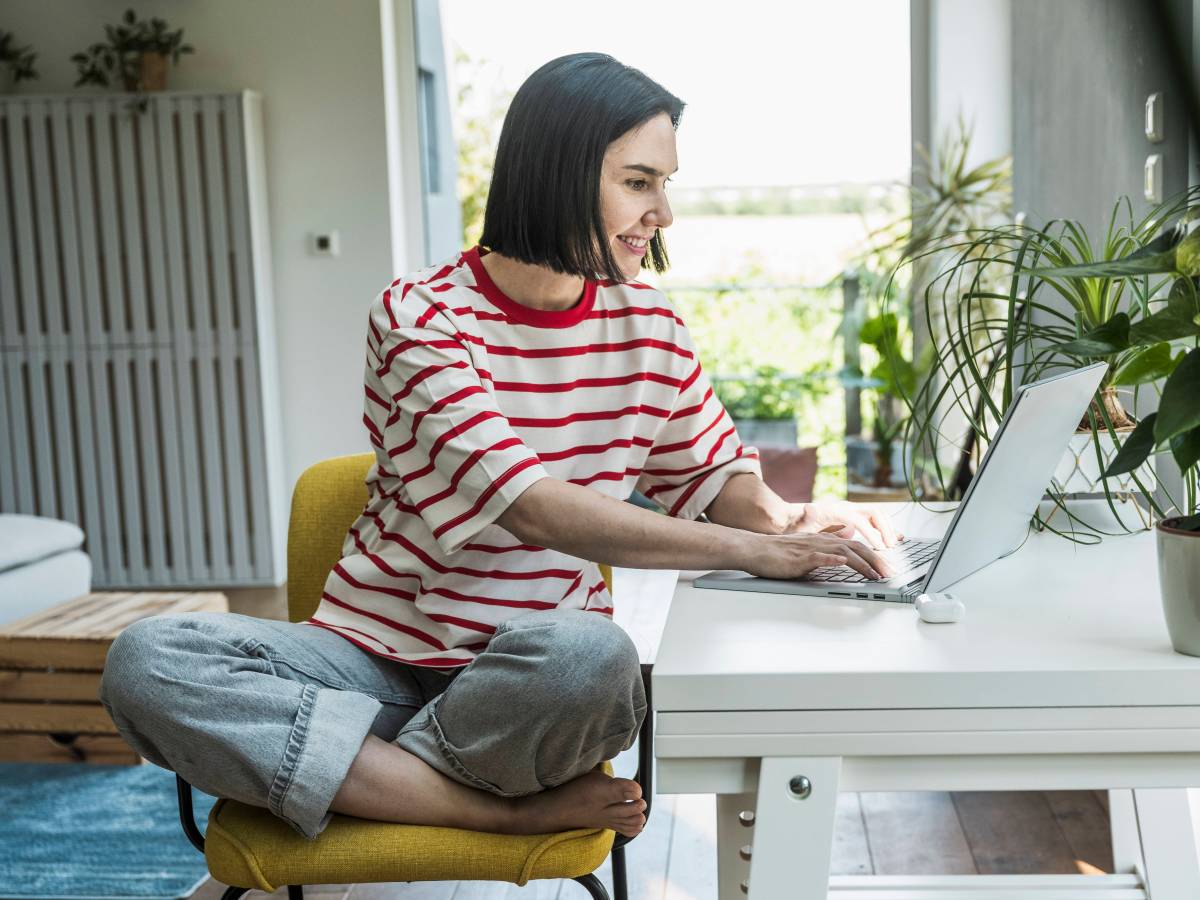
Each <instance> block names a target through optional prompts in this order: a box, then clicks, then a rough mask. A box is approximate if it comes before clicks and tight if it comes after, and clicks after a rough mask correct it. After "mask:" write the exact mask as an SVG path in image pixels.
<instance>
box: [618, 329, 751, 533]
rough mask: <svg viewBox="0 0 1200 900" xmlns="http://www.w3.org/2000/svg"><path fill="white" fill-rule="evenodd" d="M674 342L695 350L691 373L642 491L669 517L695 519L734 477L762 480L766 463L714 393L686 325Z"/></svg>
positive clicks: (658, 440) (659, 438)
mask: <svg viewBox="0 0 1200 900" xmlns="http://www.w3.org/2000/svg"><path fill="white" fill-rule="evenodd" d="M675 343H676V345H677V346H678V347H680V348H681V349H684V350H687V351H688V352H690V354H691V359H690V363H689V365H690V372H689V373H688V375H687V376H686V377H685V378H684V380H683V383H682V385H681V387H680V390H679V393H678V395H677V396H676V398H675V402H674V404H673V405H672V408H671V412H670V415H669V416H668V417H667V419H666V420H665V421H663V423H662V425H661V426H660V427H659V430H658V432H657V434H656V435H655V437H654V445H653V446H652V447H651V448H650V453H649V455H648V456H647V458H646V463H645V466H644V467H643V469H642V474H641V477H640V478H639V479H638V482H637V490H639V491H641V492H642V493H643V494H645V495H646V497H648V498H649V499H651V500H653V501H655V502H656V503H658V504H659V505H660V506H662V507H663V508H664V509H665V510H666V511H667V513H668V514H669V515H672V516H676V517H678V518H681V519H696V518H698V517H699V516H700V514H701V513H702V512H704V510H706V509H707V508H708V506H709V504H711V503H712V502H713V500H715V499H716V498H717V494H719V493H720V492H721V488H723V487H724V486H725V482H726V481H728V480H729V479H730V478H731V477H732V476H734V475H738V474H741V473H742V472H753V473H754V474H755V475H758V477H759V478H761V477H762V467H761V465H760V463H759V461H758V450H757V449H755V448H754V447H746V446H743V445H742V442H741V440H740V439H739V438H738V434H737V429H736V428H735V427H734V424H733V419H731V418H730V416H729V413H727V412H726V411H725V407H724V406H722V405H721V401H720V400H718V399H717V397H716V395H715V394H714V393H713V389H712V385H711V384H710V383H709V380H708V376H707V375H705V374H704V371H703V370H702V369H701V367H700V359H699V356H698V354H697V353H696V348H695V346H694V345H693V344H692V339H691V335H690V334H689V333H688V330H687V328H686V327H685V326H683V325H678V326H677V331H676V335H675Z"/></svg>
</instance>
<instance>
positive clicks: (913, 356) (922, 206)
mask: <svg viewBox="0 0 1200 900" xmlns="http://www.w3.org/2000/svg"><path fill="white" fill-rule="evenodd" d="M971 138H972V129H971V127H970V126H969V125H968V124H967V123H966V122H965V121H964V120H963V119H962V118H961V117H960V118H959V119H957V120H956V122H955V124H954V125H953V126H951V127H950V128H947V129H946V130H945V131H944V132H943V133H942V135H941V137H940V139H939V141H938V148H937V153H936V154H931V153H929V152H928V151H927V150H925V149H924V148H923V147H920V146H919V145H918V147H917V151H918V154H919V157H920V160H921V161H920V162H919V163H918V165H917V167H916V169H915V171H914V173H913V178H912V179H911V182H910V183H907V184H904V185H902V186H901V188H902V190H903V193H904V197H905V200H906V201H907V202H906V203H905V205H904V209H903V210H902V211H901V212H900V213H899V214H898V215H897V216H896V217H895V218H893V219H892V220H891V221H889V222H888V223H887V224H886V225H885V226H884V227H882V228H880V229H878V230H876V231H874V232H872V233H871V235H870V236H869V237H868V248H867V250H866V251H865V252H864V253H863V255H862V256H861V257H860V258H859V259H858V260H857V261H856V263H855V264H854V267H853V274H854V276H855V277H856V278H857V279H858V281H859V283H860V284H861V285H862V287H863V291H864V293H865V295H866V296H867V297H868V298H871V299H872V300H873V302H874V304H875V306H876V307H877V309H883V310H885V311H886V310H889V309H895V310H897V311H898V312H899V313H900V314H901V315H900V321H897V320H896V318H895V316H893V317H892V318H891V319H887V320H885V319H884V318H883V316H889V315H892V314H891V313H890V312H884V313H876V315H875V317H874V318H873V319H870V320H868V321H869V322H870V325H868V324H867V322H862V323H859V322H857V321H847V322H846V323H845V324H844V327H845V328H849V329H855V328H858V329H861V328H864V327H866V328H867V332H866V335H865V337H862V336H860V338H859V340H860V341H861V342H862V343H863V344H865V345H867V346H871V347H873V348H874V349H875V351H876V353H877V354H878V358H879V360H880V363H879V364H878V365H876V366H875V369H874V370H873V371H872V372H871V373H870V375H863V373H862V372H861V371H859V370H858V369H856V368H849V369H846V370H845V371H843V373H842V378H843V385H844V386H846V387H847V388H869V389H874V392H875V394H876V398H877V402H876V408H875V420H874V440H870V439H867V438H865V437H863V436H861V435H847V436H846V458H847V469H848V472H849V473H850V474H851V476H852V481H853V480H854V478H855V476H857V481H858V483H860V484H868V485H871V486H873V487H885V486H907V487H908V489H909V492H910V494H911V495H912V496H914V497H915V496H917V493H918V491H919V492H920V494H921V495H922V496H923V497H926V498H931V497H933V496H935V495H936V494H937V493H938V492H939V488H938V487H937V486H936V485H935V484H934V483H933V481H932V480H930V479H928V478H926V477H924V476H923V475H922V471H923V469H924V468H925V466H924V465H922V464H921V463H922V460H921V459H920V458H918V459H917V460H916V463H917V465H916V466H914V452H921V451H923V450H924V449H925V448H922V447H919V446H918V447H914V445H913V442H912V440H911V439H910V438H909V437H905V436H904V434H903V432H904V431H905V430H906V428H907V425H908V416H907V415H906V414H904V412H903V411H902V404H901V401H902V400H903V401H904V402H905V403H908V402H911V400H910V399H908V398H911V396H912V393H913V389H914V387H915V381H916V370H917V368H920V370H921V372H922V373H927V372H928V371H929V370H930V368H931V367H932V365H933V359H932V356H933V350H934V347H935V346H937V345H938V344H939V343H941V342H942V341H943V340H944V338H945V335H946V333H947V331H948V326H947V324H946V323H945V322H944V321H942V320H941V318H940V316H939V315H937V312H938V311H937V310H936V309H934V310H933V313H934V314H933V315H926V316H922V315H919V314H918V312H917V311H918V310H919V309H921V307H922V298H923V297H924V295H925V290H926V288H927V287H928V285H929V283H930V281H931V280H932V278H933V276H934V273H935V272H936V270H937V268H938V267H939V265H941V264H942V262H943V261H944V259H946V258H948V257H958V256H959V254H958V247H957V243H958V242H959V240H960V237H959V236H960V235H961V234H962V233H964V232H966V231H972V230H978V229H983V228H986V227H988V226H989V225H992V224H996V223H999V222H1002V221H1006V220H1007V216H1008V214H1009V209H1010V205H1011V200H1012V158H1011V157H1010V156H1000V157H997V158H995V159H989V160H985V161H982V162H979V163H976V164H972V163H970V162H969V157H970V151H971ZM970 260H971V256H970V255H969V254H968V255H967V257H966V258H965V259H964V258H960V262H962V263H964V264H969V262H970ZM983 274H984V278H983V279H982V280H981V283H980V285H979V287H980V289H982V290H992V289H995V288H994V286H993V285H992V284H991V283H990V281H989V280H988V273H987V272H986V271H985V272H984V273H983ZM901 297H903V298H905V300H906V304H905V305H904V306H901V305H900V304H898V303H897V300H898V299H899V298H901ZM859 315H860V314H859V313H858V312H857V310H856V311H854V312H853V313H852V312H851V311H850V310H847V319H848V320H853V319H857V318H858V316H859ZM885 321H886V322H888V323H890V324H889V326H888V327H886V328H885V327H884V323H885ZM898 327H899V328H901V329H902V330H903V331H904V332H906V333H905V334H904V335H903V336H901V334H900V332H899V331H898V330H896V329H897V328H898ZM849 336H850V337H851V339H853V332H851V334H850V335H849ZM901 339H902V342H903V345H904V346H906V347H911V352H909V353H908V354H907V355H906V354H904V353H902V352H901ZM885 360H886V361H888V362H887V364H886V365H885V364H884V361H885ZM916 361H919V365H914V363H915V362H916ZM881 445H882V446H881ZM889 447H890V450H889ZM946 450H947V448H941V449H940V451H939V452H942V453H943V454H945V453H946ZM876 459H878V462H879V465H877V464H876ZM947 459H948V460H949V462H950V464H953V463H954V462H955V461H956V460H957V457H956V456H947ZM935 462H936V461H935ZM951 493H953V490H952V491H951ZM942 496H945V494H942Z"/></svg>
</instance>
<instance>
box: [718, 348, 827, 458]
mask: <svg viewBox="0 0 1200 900" xmlns="http://www.w3.org/2000/svg"><path fill="white" fill-rule="evenodd" d="M812 389H813V388H812V384H811V381H810V379H809V378H808V377H806V376H798V375H785V374H784V373H783V370H782V369H780V368H778V367H777V366H758V367H756V368H755V369H754V371H753V372H752V373H751V374H749V375H725V376H714V377H713V392H714V393H715V394H716V395H717V399H718V400H720V401H721V405H722V406H724V407H725V410H726V411H727V412H728V413H729V415H730V417H731V418H732V419H733V422H734V425H735V426H736V427H737V432H738V437H740V438H741V440H742V443H744V444H750V445H753V446H759V445H763V446H778V447H795V446H796V445H797V443H798V440H799V436H798V432H797V428H796V408H797V405H798V404H799V402H800V399H801V397H802V396H803V395H804V394H805V393H806V392H809V391H811V390H812Z"/></svg>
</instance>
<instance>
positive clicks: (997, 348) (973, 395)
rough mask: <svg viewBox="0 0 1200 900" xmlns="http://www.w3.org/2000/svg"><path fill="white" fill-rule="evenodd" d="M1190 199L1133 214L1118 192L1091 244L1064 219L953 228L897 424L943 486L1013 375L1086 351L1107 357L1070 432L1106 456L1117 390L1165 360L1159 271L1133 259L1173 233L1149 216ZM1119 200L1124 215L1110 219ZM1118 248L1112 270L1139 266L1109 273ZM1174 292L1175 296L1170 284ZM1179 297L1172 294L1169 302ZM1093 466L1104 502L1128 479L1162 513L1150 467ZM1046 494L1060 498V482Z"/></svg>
mask: <svg viewBox="0 0 1200 900" xmlns="http://www.w3.org/2000/svg"><path fill="white" fill-rule="evenodd" d="M1197 200H1200V189H1196V190H1193V191H1190V192H1188V193H1186V194H1185V195H1183V196H1181V197H1179V198H1175V199H1173V200H1171V201H1168V202H1167V203H1164V204H1161V205H1160V206H1158V207H1156V208H1155V209H1153V210H1151V211H1150V213H1148V214H1147V215H1146V216H1144V217H1142V218H1141V219H1136V218H1135V217H1134V216H1133V214H1132V206H1131V205H1130V204H1129V201H1128V200H1123V201H1122V202H1119V203H1118V204H1117V205H1116V207H1115V208H1114V210H1113V214H1112V217H1111V218H1110V220H1109V224H1108V229H1107V231H1106V233H1105V236H1104V240H1103V242H1102V243H1101V244H1100V245H1099V246H1097V247H1093V244H1092V242H1091V241H1090V239H1089V238H1088V235H1087V232H1086V230H1085V229H1084V228H1083V227H1082V226H1081V225H1079V224H1078V223H1076V222H1072V221H1070V220H1055V221H1053V222H1050V223H1048V224H1046V225H1045V226H1043V227H1040V228H1037V227H1031V226H1028V225H1025V224H1010V225H1002V226H994V227H990V228H981V229H971V230H968V231H966V232H963V233H962V234H960V235H958V236H957V238H956V239H955V241H954V242H953V244H952V254H953V255H952V256H950V257H949V258H948V262H946V263H945V264H944V265H943V266H942V268H941V269H940V271H939V272H938V273H937V275H936V276H935V277H934V278H933V279H932V280H931V281H930V283H929V285H928V286H927V287H926V289H925V291H924V292H923V305H924V315H925V316H926V318H927V320H929V321H932V320H933V319H934V318H935V317H936V318H937V319H938V320H940V321H941V322H943V323H944V324H945V326H946V328H945V331H944V333H943V335H942V336H941V337H940V338H939V339H938V341H937V344H936V346H935V352H934V354H933V359H934V361H935V364H934V366H933V368H932V369H931V370H930V372H929V373H928V374H927V375H925V376H923V377H922V378H921V379H920V380H919V383H918V385H917V388H916V391H915V393H914V394H913V395H912V396H911V397H907V396H906V398H905V402H906V403H907V404H908V406H909V412H910V417H909V425H908V428H907V431H908V433H909V434H910V436H911V438H912V440H913V442H914V444H915V445H916V446H917V447H918V448H920V452H919V454H918V455H919V458H920V459H921V460H926V461H928V460H933V461H934V462H933V464H932V466H931V468H932V472H931V476H932V477H934V478H936V479H938V480H939V482H940V483H941V484H942V485H943V486H945V485H946V484H947V481H949V487H948V488H946V492H947V495H953V494H955V493H958V494H959V495H961V489H962V488H964V487H965V485H966V484H969V482H970V478H971V467H972V466H971V465H970V463H972V462H973V461H975V460H977V458H978V457H979V456H980V455H981V453H982V450H983V448H984V447H986V445H987V443H988V442H989V441H990V440H991V436H992V432H993V430H994V428H995V426H996V424H997V423H998V422H999V420H1000V418H1001V417H1002V416H1003V414H1004V412H1005V410H1006V409H1007V408H1008V406H1009V404H1010V403H1011V402H1012V398H1013V394H1014V391H1015V389H1016V387H1017V386H1018V385H1019V384H1021V383H1023V382H1027V381H1033V380H1036V379H1037V378H1041V377H1044V376H1046V375H1049V374H1053V373H1054V372H1055V371H1061V370H1063V369H1070V368H1075V367H1077V366H1078V365H1080V364H1082V363H1083V362H1090V361H1091V360H1093V359H1096V358H1100V359H1104V360H1106V361H1108V362H1109V363H1110V367H1109V370H1108V373H1107V375H1106V376H1105V379H1104V382H1103V383H1102V385H1101V387H1100V389H1099V390H1098V392H1097V396H1096V398H1095V400H1094V402H1093V403H1092V406H1091V408H1090V409H1089V410H1088V412H1087V415H1086V417H1085V420H1084V421H1083V422H1081V423H1080V429H1081V434H1082V435H1083V437H1082V440H1085V441H1086V442H1087V443H1088V444H1090V447H1091V452H1092V454H1093V455H1094V457H1095V458H1096V459H1098V460H1107V459H1111V458H1114V457H1115V456H1116V449H1117V447H1119V445H1120V444H1121V438H1120V435H1121V433H1122V430H1124V433H1126V434H1130V433H1132V432H1133V430H1134V428H1135V427H1136V425H1137V424H1138V423H1137V421H1136V420H1135V419H1134V418H1133V417H1132V416H1130V415H1129V413H1128V412H1127V410H1126V409H1125V406H1124V403H1123V402H1122V400H1121V397H1120V396H1118V393H1117V389H1118V388H1122V389H1125V390H1127V391H1133V392H1135V391H1137V390H1138V389H1144V387H1145V386H1146V385H1149V384H1152V383H1154V382H1155V381H1156V380H1157V379H1161V378H1162V377H1164V376H1166V375H1168V374H1169V373H1170V370H1171V368H1172V367H1173V365H1174V357H1173V356H1172V355H1171V352H1170V349H1169V347H1168V346H1167V344H1168V343H1169V341H1168V339H1166V338H1163V337H1161V335H1162V334H1163V332H1162V331H1161V328H1160V326H1161V323H1162V322H1163V320H1164V317H1165V316H1167V315H1168V312H1167V306H1166V304H1167V300H1165V299H1158V293H1159V292H1160V291H1161V290H1162V289H1163V288H1164V287H1165V286H1166V285H1167V284H1168V283H1169V279H1159V278H1153V277H1151V276H1153V275H1155V274H1156V273H1154V272H1151V271H1150V270H1149V268H1148V266H1147V264H1146V263H1145V260H1146V259H1151V258H1153V259H1155V260H1156V261H1157V264H1158V265H1162V264H1163V263H1162V262H1161V259H1159V257H1158V256H1156V254H1159V255H1161V254H1162V253H1163V252H1165V251H1166V250H1169V249H1170V248H1172V247H1174V243H1178V240H1179V238H1178V236H1177V235H1176V234H1175V233H1174V231H1171V232H1169V233H1164V234H1160V233H1159V231H1160V229H1159V225H1158V223H1160V222H1163V221H1167V220H1173V219H1174V218H1177V217H1178V216H1180V215H1182V214H1184V213H1186V212H1187V211H1188V210H1189V209H1190V208H1191V206H1192V205H1194V204H1195V203H1196V202H1197ZM1122 210H1124V211H1126V214H1127V217H1128V221H1127V222H1125V223H1121V224H1118V223H1119V222H1120V216H1121V212H1122ZM1172 242H1174V243H1172ZM1126 257H1130V258H1132V259H1133V260H1134V262H1125V263H1124V265H1125V268H1124V269H1120V271H1121V272H1125V271H1128V270H1129V268H1130V267H1131V266H1133V265H1135V264H1138V265H1141V266H1142V268H1141V270H1140V271H1139V272H1138V276H1139V277H1121V276H1120V275H1119V273H1118V271H1117V270H1116V269H1113V268H1110V267H1112V266H1114V265H1116V263H1117V261H1124V260H1125V258H1126ZM1175 296H1176V297H1177V298H1181V297H1182V295H1181V294H1180V291H1179V290H1178V289H1177V290H1176V291H1175ZM1182 302H1183V301H1182V299H1178V300H1177V306H1178V305H1179V304H1181V303H1182ZM1122 327H1124V328H1125V330H1126V337H1127V332H1128V331H1129V330H1130V329H1131V328H1132V329H1133V332H1134V334H1135V335H1137V336H1139V339H1141V338H1145V339H1146V340H1148V341H1149V340H1150V339H1151V338H1155V339H1154V340H1153V341H1151V342H1150V343H1130V342H1128V340H1125V341H1124V342H1122V340H1121V328H1122ZM1107 337H1111V338H1112V339H1111V340H1106V338H1107ZM962 434H965V439H964V440H963V441H962V445H963V446H962V447H961V448H960V449H961V450H962V451H963V452H962V453H961V456H960V459H959V464H958V465H957V466H955V467H954V472H953V476H952V477H950V478H949V479H947V478H946V475H947V472H946V471H945V467H944V466H943V465H941V464H940V462H939V456H938V454H939V450H940V448H941V447H942V446H944V445H946V444H952V443H953V441H952V440H949V438H953V437H954V436H956V435H962ZM1106 454H1107V456H1106ZM1097 468H1098V471H1099V473H1100V482H1101V483H1100V485H1099V486H1098V487H1099V488H1100V489H1101V490H1102V491H1103V493H1104V495H1105V496H1106V497H1107V498H1108V499H1109V501H1110V507H1111V508H1112V509H1113V511H1114V513H1116V514H1117V516H1118V519H1120V514H1119V513H1117V512H1116V506H1115V503H1114V502H1113V501H1115V500H1117V499H1120V498H1121V495H1122V493H1123V491H1126V490H1129V489H1134V490H1137V491H1138V492H1139V493H1140V494H1141V495H1142V497H1143V498H1144V499H1145V502H1146V503H1148V504H1149V506H1150V508H1151V510H1152V511H1153V513H1154V514H1155V515H1158V516H1160V517H1161V516H1162V515H1163V510H1162V509H1161V508H1159V506H1158V504H1157V501H1156V500H1155V498H1154V496H1153V490H1152V489H1153V483H1154V479H1153V473H1152V472H1151V473H1149V475H1147V473H1146V471H1145V470H1144V469H1142V470H1138V471H1133V470H1131V471H1129V472H1128V473H1124V474H1123V476H1122V477H1123V478H1127V482H1126V481H1122V482H1120V483H1116V482H1114V479H1113V476H1112V475H1110V474H1109V473H1108V468H1109V467H1108V464H1107V462H1103V463H1102V464H1100V465H1099V466H1098V467H1097ZM955 487H957V488H958V490H954V489H953V488H955ZM1053 493H1054V494H1055V495H1056V496H1057V497H1059V498H1061V495H1062V491H1055V492H1053ZM1134 505H1135V506H1137V504H1134ZM1138 509H1139V510H1140V507H1138ZM1068 513H1069V510H1068ZM1139 518H1140V517H1139ZM1043 524H1044V523H1043ZM1126 527H1128V526H1126Z"/></svg>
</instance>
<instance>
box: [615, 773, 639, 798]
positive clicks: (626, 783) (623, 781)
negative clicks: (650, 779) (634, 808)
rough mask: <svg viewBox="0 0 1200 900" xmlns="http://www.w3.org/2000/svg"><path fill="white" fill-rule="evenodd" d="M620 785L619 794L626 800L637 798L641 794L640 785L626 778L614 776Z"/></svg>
mask: <svg viewBox="0 0 1200 900" xmlns="http://www.w3.org/2000/svg"><path fill="white" fill-rule="evenodd" d="M613 780H614V781H616V782H618V783H619V784H620V786H621V796H622V797H623V798H624V799H626V800H637V799H638V798H640V797H641V796H642V786H641V785H640V784H638V783H637V782H636V781H630V780H629V779H628V778H615V779H613Z"/></svg>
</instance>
